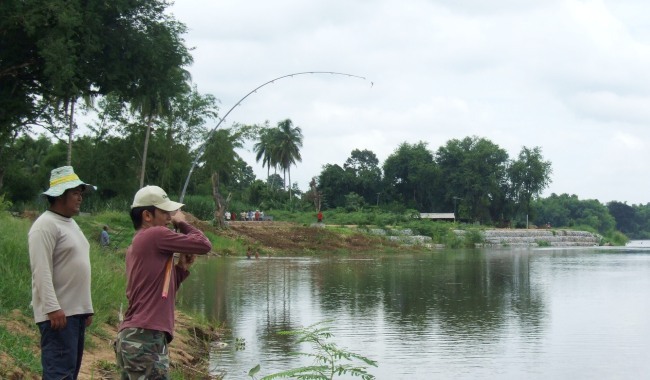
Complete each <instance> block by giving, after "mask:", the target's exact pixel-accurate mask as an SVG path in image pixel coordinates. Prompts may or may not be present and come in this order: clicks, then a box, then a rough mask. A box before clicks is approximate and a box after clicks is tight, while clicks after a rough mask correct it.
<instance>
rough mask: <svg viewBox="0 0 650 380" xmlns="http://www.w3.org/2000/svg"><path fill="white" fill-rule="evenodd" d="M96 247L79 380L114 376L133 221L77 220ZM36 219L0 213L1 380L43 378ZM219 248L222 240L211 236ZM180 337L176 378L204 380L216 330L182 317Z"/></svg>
mask: <svg viewBox="0 0 650 380" xmlns="http://www.w3.org/2000/svg"><path fill="white" fill-rule="evenodd" d="M75 219H76V220H77V223H79V225H80V226H81V228H82V229H83V231H84V233H85V234H86V237H87V238H88V240H89V241H90V242H91V250H90V255H91V263H92V298H93V306H94V309H95V317H94V320H93V324H92V325H91V326H90V327H89V329H88V335H87V339H86V352H85V356H84V363H83V368H82V373H81V374H80V379H106V378H108V379H110V378H113V377H114V376H115V365H114V363H115V357H114V354H113V350H112V347H111V345H110V343H111V340H112V339H113V338H114V337H115V334H116V331H117V326H118V323H119V322H118V313H119V311H120V307H122V308H123V309H126V304H127V302H126V297H125V295H124V289H125V286H126V279H125V275H124V249H123V248H124V247H126V246H127V245H128V243H129V242H130V240H131V237H132V236H133V227H132V226H131V225H130V220H128V216H125V215H122V214H120V213H113V212H109V213H102V214H100V215H98V216H97V217H90V216H79V217H76V218H75ZM31 223H32V219H31V218H29V217H28V218H25V217H13V216H11V215H10V214H9V213H6V212H0V230H1V231H2V234H0V263H1V264H0V276H1V278H2V281H1V282H0V292H1V293H0V294H2V297H0V378H3V379H5V378H17V379H20V378H26V379H31V378H34V379H36V378H40V371H41V366H40V349H39V343H38V342H39V334H38V330H37V327H36V325H35V324H34V321H33V317H32V310H31V307H30V305H29V303H30V300H31V272H30V269H29V254H28V249H27V232H28V231H29V228H30V226H31ZM104 224H108V225H109V226H111V227H112V228H113V232H114V235H115V241H116V245H114V246H113V247H111V248H110V249H106V248H101V247H100V246H99V244H98V243H97V241H98V239H97V237H98V236H99V232H100V231H101V227H102V225H104ZM207 234H208V235H209V237H210V239H211V240H213V241H215V243H216V244H215V245H217V246H219V245H220V244H219V242H218V240H219V238H217V237H216V236H214V235H213V234H211V233H210V232H208V233H207ZM176 319H177V325H176V336H177V338H176V339H174V342H173V343H172V344H171V347H170V353H171V356H172V362H173V363H174V364H173V365H174V368H173V378H175V379H191V378H205V373H206V372H207V349H208V344H209V341H211V340H213V339H214V338H215V334H216V332H215V331H216V329H215V328H214V327H213V326H210V325H209V324H208V323H207V321H205V320H203V319H202V318H201V317H198V316H190V315H188V314H186V313H182V312H179V313H178V315H177V317H176Z"/></svg>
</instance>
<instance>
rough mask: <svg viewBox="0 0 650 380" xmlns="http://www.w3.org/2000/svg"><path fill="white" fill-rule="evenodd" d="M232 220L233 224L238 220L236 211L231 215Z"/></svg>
mask: <svg viewBox="0 0 650 380" xmlns="http://www.w3.org/2000/svg"><path fill="white" fill-rule="evenodd" d="M230 220H232V221H233V222H234V221H235V220H237V214H236V213H235V212H234V211H233V212H232V213H231V214H230Z"/></svg>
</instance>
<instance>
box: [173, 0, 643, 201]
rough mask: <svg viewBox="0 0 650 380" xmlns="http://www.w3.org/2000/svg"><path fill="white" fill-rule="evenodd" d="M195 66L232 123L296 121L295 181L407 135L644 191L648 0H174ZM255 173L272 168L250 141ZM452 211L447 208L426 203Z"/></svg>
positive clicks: (593, 189) (592, 187) (589, 188)
mask: <svg viewBox="0 0 650 380" xmlns="http://www.w3.org/2000/svg"><path fill="white" fill-rule="evenodd" d="M170 11H171V12H172V13H173V14H174V15H175V17H176V18H177V19H178V20H180V21H182V22H183V23H185V24H186V25H187V26H188V28H189V33H188V34H187V35H186V42H187V44H188V46H190V47H193V48H194V50H193V52H192V54H193V56H194V64H193V65H192V66H191V67H190V69H189V70H190V72H191V74H192V77H193V81H194V83H195V84H196V85H197V86H198V89H199V91H200V92H201V93H210V94H212V95H214V96H215V97H216V98H218V99H219V100H220V101H221V115H223V114H224V113H225V112H227V111H228V110H229V109H230V108H231V107H233V106H234V105H235V104H236V103H237V101H238V100H239V99H240V98H242V97H243V96H244V95H246V94H247V93H248V92H249V91H251V90H253V89H254V88H256V87H257V86H259V85H261V84H263V83H265V82H266V81H269V80H271V79H273V78H276V77H280V76H283V75H286V74H291V73H295V72H305V71H335V72H342V73H349V74H354V75H358V76H362V77H365V78H366V79H365V80H364V79H359V78H355V77H345V76H339V75H329V74H314V75H301V76H296V77H293V78H287V79H282V80H279V81H277V82H275V83H273V84H271V85H268V86H265V87H263V88H262V89H260V90H258V91H257V92H256V93H255V94H253V95H251V96H250V97H249V98H247V99H246V100H245V101H244V102H243V103H242V105H241V106H239V107H237V108H236V109H234V110H233V111H232V113H231V114H230V116H229V117H228V118H227V119H226V122H225V123H224V124H225V125H231V124H232V123H233V122H240V123H249V124H252V123H263V122H264V121H266V120H268V121H269V122H270V123H271V125H276V124H277V122H279V121H281V120H284V119H286V118H290V119H291V120H292V121H293V122H294V125H297V126H299V127H301V128H302V131H303V135H304V145H303V148H302V162H300V163H298V165H297V166H295V167H292V169H291V180H292V182H298V185H299V187H300V188H301V189H303V190H306V189H307V188H308V185H307V184H308V182H309V180H310V179H311V177H313V176H316V175H318V174H319V173H320V172H321V169H322V166H323V165H325V164H338V165H341V166H342V165H343V163H344V162H345V160H346V159H347V158H348V157H349V156H350V153H351V151H352V150H353V149H369V150H371V151H373V152H374V153H375V154H376V155H377V157H378V158H379V160H380V164H383V162H384V160H385V159H386V158H387V157H388V156H389V155H390V154H392V153H393V152H394V151H395V150H396V148H397V147H398V145H399V144H400V143H402V142H408V143H411V144H414V143H417V142H419V141H424V142H426V143H427V144H428V146H429V149H430V150H431V151H433V152H435V151H436V150H437V149H438V148H439V147H440V146H442V145H444V144H445V143H446V142H447V141H449V140H451V139H463V138H465V137H467V136H478V137H483V138H486V139H489V140H490V141H492V142H493V143H495V144H497V145H498V146H500V147H501V148H503V149H505V150H506V151H507V152H508V154H509V155H510V157H511V158H516V157H517V155H518V153H519V151H520V150H521V148H522V147H523V146H526V147H529V148H532V147H535V146H539V147H541V149H542V154H543V156H544V158H545V159H546V160H548V161H551V163H552V168H553V174H552V183H551V185H550V187H549V188H548V189H547V190H546V191H545V192H544V193H543V194H542V195H543V196H548V195H550V194H551V193H556V194H562V193H568V194H576V195H577V196H578V197H579V198H580V199H598V200H599V201H601V202H603V203H607V202H609V201H612V200H616V201H622V202H627V203H628V204H646V203H648V202H650V170H649V169H648V168H649V163H650V149H649V148H650V146H649V145H650V127H649V126H650V23H648V22H647V17H648V15H649V14H650V2H647V1H646V0H616V1H614V0H612V1H602V0H600V1H599V0H585V1H573V0H429V1H425V0H421V1H418V0H373V1H370V0H346V1H341V0H327V1H324V0H302V1H298V0H275V1H268V0H253V1H245V0H244V1H242V0H203V1H201V0H177V2H176V4H175V5H174V6H173V7H172V8H171V10H170ZM240 154H241V156H242V157H243V158H244V159H245V160H247V162H248V164H249V165H251V166H252V167H253V169H254V171H255V173H256V175H257V177H258V178H260V179H264V178H265V177H266V169H265V168H262V166H261V163H256V162H255V159H254V154H253V153H252V152H251V149H250V147H249V149H248V151H245V150H244V151H241V152H240ZM432 211H442V210H432Z"/></svg>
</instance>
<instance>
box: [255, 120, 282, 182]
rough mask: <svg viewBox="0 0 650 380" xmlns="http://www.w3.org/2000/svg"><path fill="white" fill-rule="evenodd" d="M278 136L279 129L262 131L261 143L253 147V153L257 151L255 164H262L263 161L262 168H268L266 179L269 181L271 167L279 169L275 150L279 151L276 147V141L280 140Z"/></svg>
mask: <svg viewBox="0 0 650 380" xmlns="http://www.w3.org/2000/svg"><path fill="white" fill-rule="evenodd" d="M277 134H278V130H277V129H271V128H264V129H262V130H261V131H260V135H259V141H258V142H257V143H255V145H254V146H253V151H255V153H256V155H255V162H260V160H262V167H264V166H266V178H267V179H268V178H269V176H270V175H271V166H273V168H274V169H275V168H277V166H278V162H277V160H276V159H275V156H274V153H273V152H274V150H276V149H277V147H276V146H274V141H276V140H278V138H276V137H275V135H277Z"/></svg>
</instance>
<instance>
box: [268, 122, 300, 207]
mask: <svg viewBox="0 0 650 380" xmlns="http://www.w3.org/2000/svg"><path fill="white" fill-rule="evenodd" d="M278 130H279V133H277V134H275V135H274V136H273V142H272V151H273V152H274V154H273V156H274V157H275V160H276V161H277V162H278V164H279V165H280V168H281V169H282V171H283V172H285V173H288V175H289V199H291V165H295V164H296V161H297V162H300V161H302V157H301V155H300V148H302V139H303V136H302V130H301V129H300V127H294V126H293V122H292V121H291V119H286V120H283V121H280V122H279V123H278ZM286 185H287V182H286V181H285V186H286Z"/></svg>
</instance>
